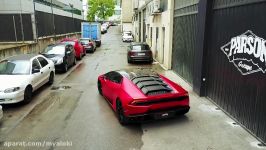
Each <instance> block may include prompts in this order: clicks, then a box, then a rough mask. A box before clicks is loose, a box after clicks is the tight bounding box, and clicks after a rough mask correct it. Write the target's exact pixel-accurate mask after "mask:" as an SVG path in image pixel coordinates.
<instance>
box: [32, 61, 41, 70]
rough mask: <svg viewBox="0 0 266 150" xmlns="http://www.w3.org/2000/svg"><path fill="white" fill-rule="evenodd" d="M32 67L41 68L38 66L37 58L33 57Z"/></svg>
mask: <svg viewBox="0 0 266 150" xmlns="http://www.w3.org/2000/svg"><path fill="white" fill-rule="evenodd" d="M32 69H41V66H40V64H39V62H38V60H37V59H34V60H33V61H32Z"/></svg>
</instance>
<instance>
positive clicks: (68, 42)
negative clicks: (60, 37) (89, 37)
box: [62, 41, 75, 46]
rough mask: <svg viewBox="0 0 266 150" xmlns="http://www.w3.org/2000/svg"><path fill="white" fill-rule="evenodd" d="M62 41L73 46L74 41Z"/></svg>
mask: <svg viewBox="0 0 266 150" xmlns="http://www.w3.org/2000/svg"><path fill="white" fill-rule="evenodd" d="M62 43H66V44H71V45H72V46H75V42H74V41H63V42H62Z"/></svg>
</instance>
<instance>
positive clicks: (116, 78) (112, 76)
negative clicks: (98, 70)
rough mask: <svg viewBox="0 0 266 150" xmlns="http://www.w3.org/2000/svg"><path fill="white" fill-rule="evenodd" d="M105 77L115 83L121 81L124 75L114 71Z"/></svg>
mask: <svg viewBox="0 0 266 150" xmlns="http://www.w3.org/2000/svg"><path fill="white" fill-rule="evenodd" d="M105 77H106V79H107V80H110V81H112V82H115V83H121V81H122V79H123V76H122V75H120V74H119V73H118V72H115V71H112V72H109V73H107V74H105Z"/></svg>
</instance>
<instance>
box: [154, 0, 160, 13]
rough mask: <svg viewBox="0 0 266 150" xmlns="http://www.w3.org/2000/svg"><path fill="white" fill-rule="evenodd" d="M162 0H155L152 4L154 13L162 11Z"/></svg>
mask: <svg viewBox="0 0 266 150" xmlns="http://www.w3.org/2000/svg"><path fill="white" fill-rule="evenodd" d="M160 2H161V0H153V4H152V5H153V9H152V14H153V15H156V14H161V13H162V9H161V5H160Z"/></svg>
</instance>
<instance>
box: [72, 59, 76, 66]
mask: <svg viewBox="0 0 266 150" xmlns="http://www.w3.org/2000/svg"><path fill="white" fill-rule="evenodd" d="M76 64H77V59H76V58H74V61H73V65H72V66H75V65H76Z"/></svg>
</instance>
